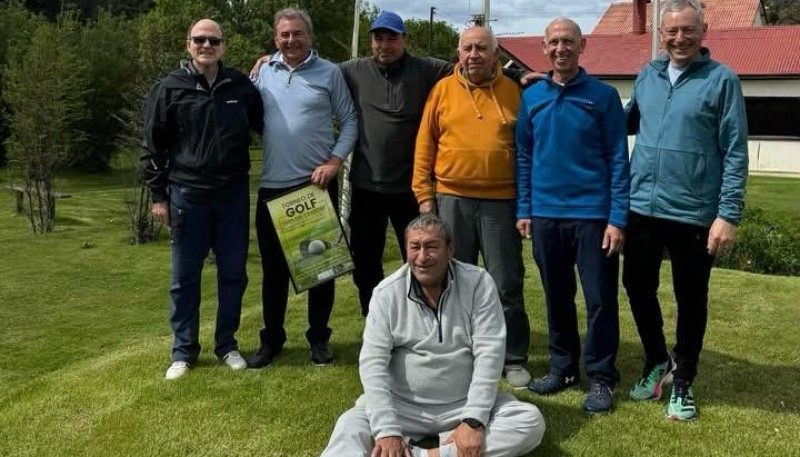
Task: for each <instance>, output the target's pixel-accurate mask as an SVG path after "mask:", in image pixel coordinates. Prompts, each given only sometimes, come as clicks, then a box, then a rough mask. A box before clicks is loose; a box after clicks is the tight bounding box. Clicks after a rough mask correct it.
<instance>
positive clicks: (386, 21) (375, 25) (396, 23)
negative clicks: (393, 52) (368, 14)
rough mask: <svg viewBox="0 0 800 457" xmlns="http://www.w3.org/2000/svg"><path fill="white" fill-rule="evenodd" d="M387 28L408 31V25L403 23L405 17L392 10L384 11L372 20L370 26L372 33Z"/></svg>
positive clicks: (398, 31)
mask: <svg viewBox="0 0 800 457" xmlns="http://www.w3.org/2000/svg"><path fill="white" fill-rule="evenodd" d="M380 29H385V30H389V31H391V32H394V33H402V34H405V33H406V26H405V25H404V24H403V19H401V18H400V16H398V15H397V13H393V12H391V11H383V12H381V14H379V15H378V17H376V18H375V20H374V21H372V25H370V27H369V32H370V33H372V32H374V31H376V30H380Z"/></svg>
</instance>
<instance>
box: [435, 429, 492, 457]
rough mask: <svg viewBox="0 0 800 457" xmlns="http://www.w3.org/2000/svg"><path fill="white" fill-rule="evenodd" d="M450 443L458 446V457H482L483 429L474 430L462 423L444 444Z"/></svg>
mask: <svg viewBox="0 0 800 457" xmlns="http://www.w3.org/2000/svg"><path fill="white" fill-rule="evenodd" d="M449 443H455V444H456V452H458V457H481V454H482V453H483V428H472V427H470V426H469V425H467V424H465V423H463V422H462V423H461V424H459V426H458V427H456V429H455V430H454V431H453V434H452V435H450V437H448V438H447V439H446V440H445V441H444V443H442V444H449Z"/></svg>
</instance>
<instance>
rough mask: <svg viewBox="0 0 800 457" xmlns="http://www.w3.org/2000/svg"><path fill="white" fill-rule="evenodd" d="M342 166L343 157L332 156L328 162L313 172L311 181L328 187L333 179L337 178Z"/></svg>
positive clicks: (321, 186) (324, 187)
mask: <svg viewBox="0 0 800 457" xmlns="http://www.w3.org/2000/svg"><path fill="white" fill-rule="evenodd" d="M340 166H342V159H340V158H338V157H336V156H331V158H330V159H328V161H327V162H325V163H323V164H322V165H320V166H318V167H317V168H315V169H314V172H313V173H311V183H312V184H316V185H317V186H319V187H320V188H322V189H326V188H327V187H328V183H329V182H330V181H331V179H333V178H335V177H336V174H337V173H339V167H340Z"/></svg>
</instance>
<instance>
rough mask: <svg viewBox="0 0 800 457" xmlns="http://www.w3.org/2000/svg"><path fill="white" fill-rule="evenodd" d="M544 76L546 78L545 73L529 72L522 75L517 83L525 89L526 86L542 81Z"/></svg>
mask: <svg viewBox="0 0 800 457" xmlns="http://www.w3.org/2000/svg"><path fill="white" fill-rule="evenodd" d="M545 76H547V73H539V72H536V71H529V72H528V73H525V74H524V75H522V77H521V78H519V83H520V84H522V85H523V86H526V87H527V86H528V84H533V83H535V82H536V81H538V80H540V79H544V77H545Z"/></svg>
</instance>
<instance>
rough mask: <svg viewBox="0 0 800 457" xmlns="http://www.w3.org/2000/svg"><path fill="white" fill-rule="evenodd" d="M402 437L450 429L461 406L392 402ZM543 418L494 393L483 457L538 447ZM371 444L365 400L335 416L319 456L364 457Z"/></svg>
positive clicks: (509, 455) (503, 456) (499, 456)
mask: <svg viewBox="0 0 800 457" xmlns="http://www.w3.org/2000/svg"><path fill="white" fill-rule="evenodd" d="M395 406H396V408H397V412H398V417H399V420H400V422H401V424H400V425H401V427H402V430H403V434H404V437H405V438H411V439H414V440H419V439H422V438H424V437H429V436H439V435H440V434H441V433H445V432H448V431H451V430H453V429H454V428H456V426H458V424H459V422H460V421H461V419H462V417H461V409H462V407H463V404H460V405H456V406H457V407H452V406H448V407H447V408H442V407H438V408H430V407H423V406H421V405H412V404H409V403H406V402H401V401H397V402H395ZM544 431H545V423H544V418H543V417H542V413H541V412H539V408H537V407H536V406H534V405H532V404H530V403H525V402H522V401H519V400H517V399H516V398H514V397H513V396H512V395H509V394H507V393H505V392H498V393H497V399H496V400H495V403H494V408H493V409H492V413H491V416H490V418H489V423H488V424H486V433H485V435H484V452H483V456H484V457H516V456H519V455H523V454H527V453H529V452H530V451H532V450H533V448H535V447H536V446H538V445H539V443H541V441H542V436H543V435H544ZM374 445H375V441H374V440H373V435H372V432H371V431H370V428H369V417H368V413H367V409H366V398H365V397H364V396H363V395H362V396H361V397H359V399H358V400H357V401H356V405H355V407H353V408H352V409H350V410H348V411H346V412H345V413H344V414H342V415H341V417H339V420H338V421H337V422H336V427H334V429H333V434H332V435H331V439H330V441H329V442H328V446H327V447H326V448H325V450H324V451H323V452H322V457H343V456H346V457H362V456H363V457H368V456H369V455H370V452H371V451H372V448H373V446H374Z"/></svg>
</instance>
